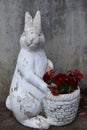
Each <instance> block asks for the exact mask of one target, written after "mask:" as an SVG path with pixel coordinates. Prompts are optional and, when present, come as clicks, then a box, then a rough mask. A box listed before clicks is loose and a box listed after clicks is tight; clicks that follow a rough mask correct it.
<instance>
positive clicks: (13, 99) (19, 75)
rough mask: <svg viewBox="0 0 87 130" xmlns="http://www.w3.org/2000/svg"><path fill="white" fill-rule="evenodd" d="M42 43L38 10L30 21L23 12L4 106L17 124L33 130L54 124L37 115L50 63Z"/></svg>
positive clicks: (29, 16) (44, 92) (41, 108)
mask: <svg viewBox="0 0 87 130" xmlns="http://www.w3.org/2000/svg"><path fill="white" fill-rule="evenodd" d="M44 44H45V37H44V35H43V33H42V31H41V15H40V11H39V10H38V11H37V12H36V15H35V17H34V18H32V16H31V15H30V14H29V12H26V13H25V26H24V32H23V34H22V35H21V37H20V45H21V50H20V52H19V56H18V59H17V65H16V69H15V72H14V75H13V79H12V83H11V87H10V92H9V96H8V97H7V100H6V107H7V108H8V109H9V110H11V111H12V112H13V114H14V116H15V117H16V119H17V120H18V121H19V122H20V123H21V124H23V125H24V126H27V127H33V128H37V129H48V127H49V126H50V124H52V123H53V124H54V122H55V121H53V119H51V118H45V117H43V116H42V115H40V113H41V112H42V110H43V99H44V97H45V95H46V94H47V93H48V91H49V89H48V87H47V86H48V84H46V83H45V82H44V81H43V79H42V78H43V75H44V73H45V72H46V71H47V70H48V69H53V64H52V62H51V61H50V60H49V59H47V56H46V54H45V52H44Z"/></svg>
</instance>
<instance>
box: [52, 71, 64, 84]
mask: <svg viewBox="0 0 87 130" xmlns="http://www.w3.org/2000/svg"><path fill="white" fill-rule="evenodd" d="M64 81H66V74H61V73H60V74H58V75H56V76H55V77H54V83H55V84H57V85H61V84H62V83H63V82H64Z"/></svg>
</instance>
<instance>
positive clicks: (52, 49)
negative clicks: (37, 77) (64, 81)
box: [0, 0, 87, 100]
mask: <svg viewBox="0 0 87 130" xmlns="http://www.w3.org/2000/svg"><path fill="white" fill-rule="evenodd" d="M38 9H39V10H40V11H41V16H42V30H43V32H44V34H45V37H46V46H45V49H46V52H47V56H48V57H49V58H50V59H51V60H52V61H53V63H54V67H55V71H56V72H66V71H67V70H69V69H71V70H73V69H79V70H80V71H81V72H82V73H83V74H84V80H83V82H82V84H81V86H80V87H81V88H82V89H84V88H85V89H86V88H87V80H86V79H87V0H0V100H5V98H6V96H7V95H8V91H9V87H10V83H11V79H12V76H13V73H14V69H15V65H16V60H17V56H18V53H19V50H20V45H19V38H20V35H21V33H22V32H23V26H24V13H25V12H26V11H27V10H28V11H30V13H31V15H32V16H33V17H34V15H35V12H36V11H37V10H38Z"/></svg>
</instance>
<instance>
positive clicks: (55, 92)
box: [51, 89, 59, 96]
mask: <svg viewBox="0 0 87 130" xmlns="http://www.w3.org/2000/svg"><path fill="white" fill-rule="evenodd" d="M51 93H52V94H53V95H54V96H58V95H59V92H58V90H57V89H51Z"/></svg>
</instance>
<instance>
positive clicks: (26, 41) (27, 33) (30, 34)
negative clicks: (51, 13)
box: [20, 11, 45, 50]
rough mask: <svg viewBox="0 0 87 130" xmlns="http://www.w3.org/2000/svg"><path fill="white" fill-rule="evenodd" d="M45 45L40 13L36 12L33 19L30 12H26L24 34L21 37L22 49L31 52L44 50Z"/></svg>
mask: <svg viewBox="0 0 87 130" xmlns="http://www.w3.org/2000/svg"><path fill="white" fill-rule="evenodd" d="M44 43H45V37H44V35H43V33H42V31H41V15H40V11H37V12H36V15H35V17H34V18H33V19H32V16H31V15H30V14H29V12H26V13H25V26H24V32H23V34H22V35H21V37H20V44H21V47H22V48H26V49H29V50H35V49H39V48H43V46H44Z"/></svg>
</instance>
